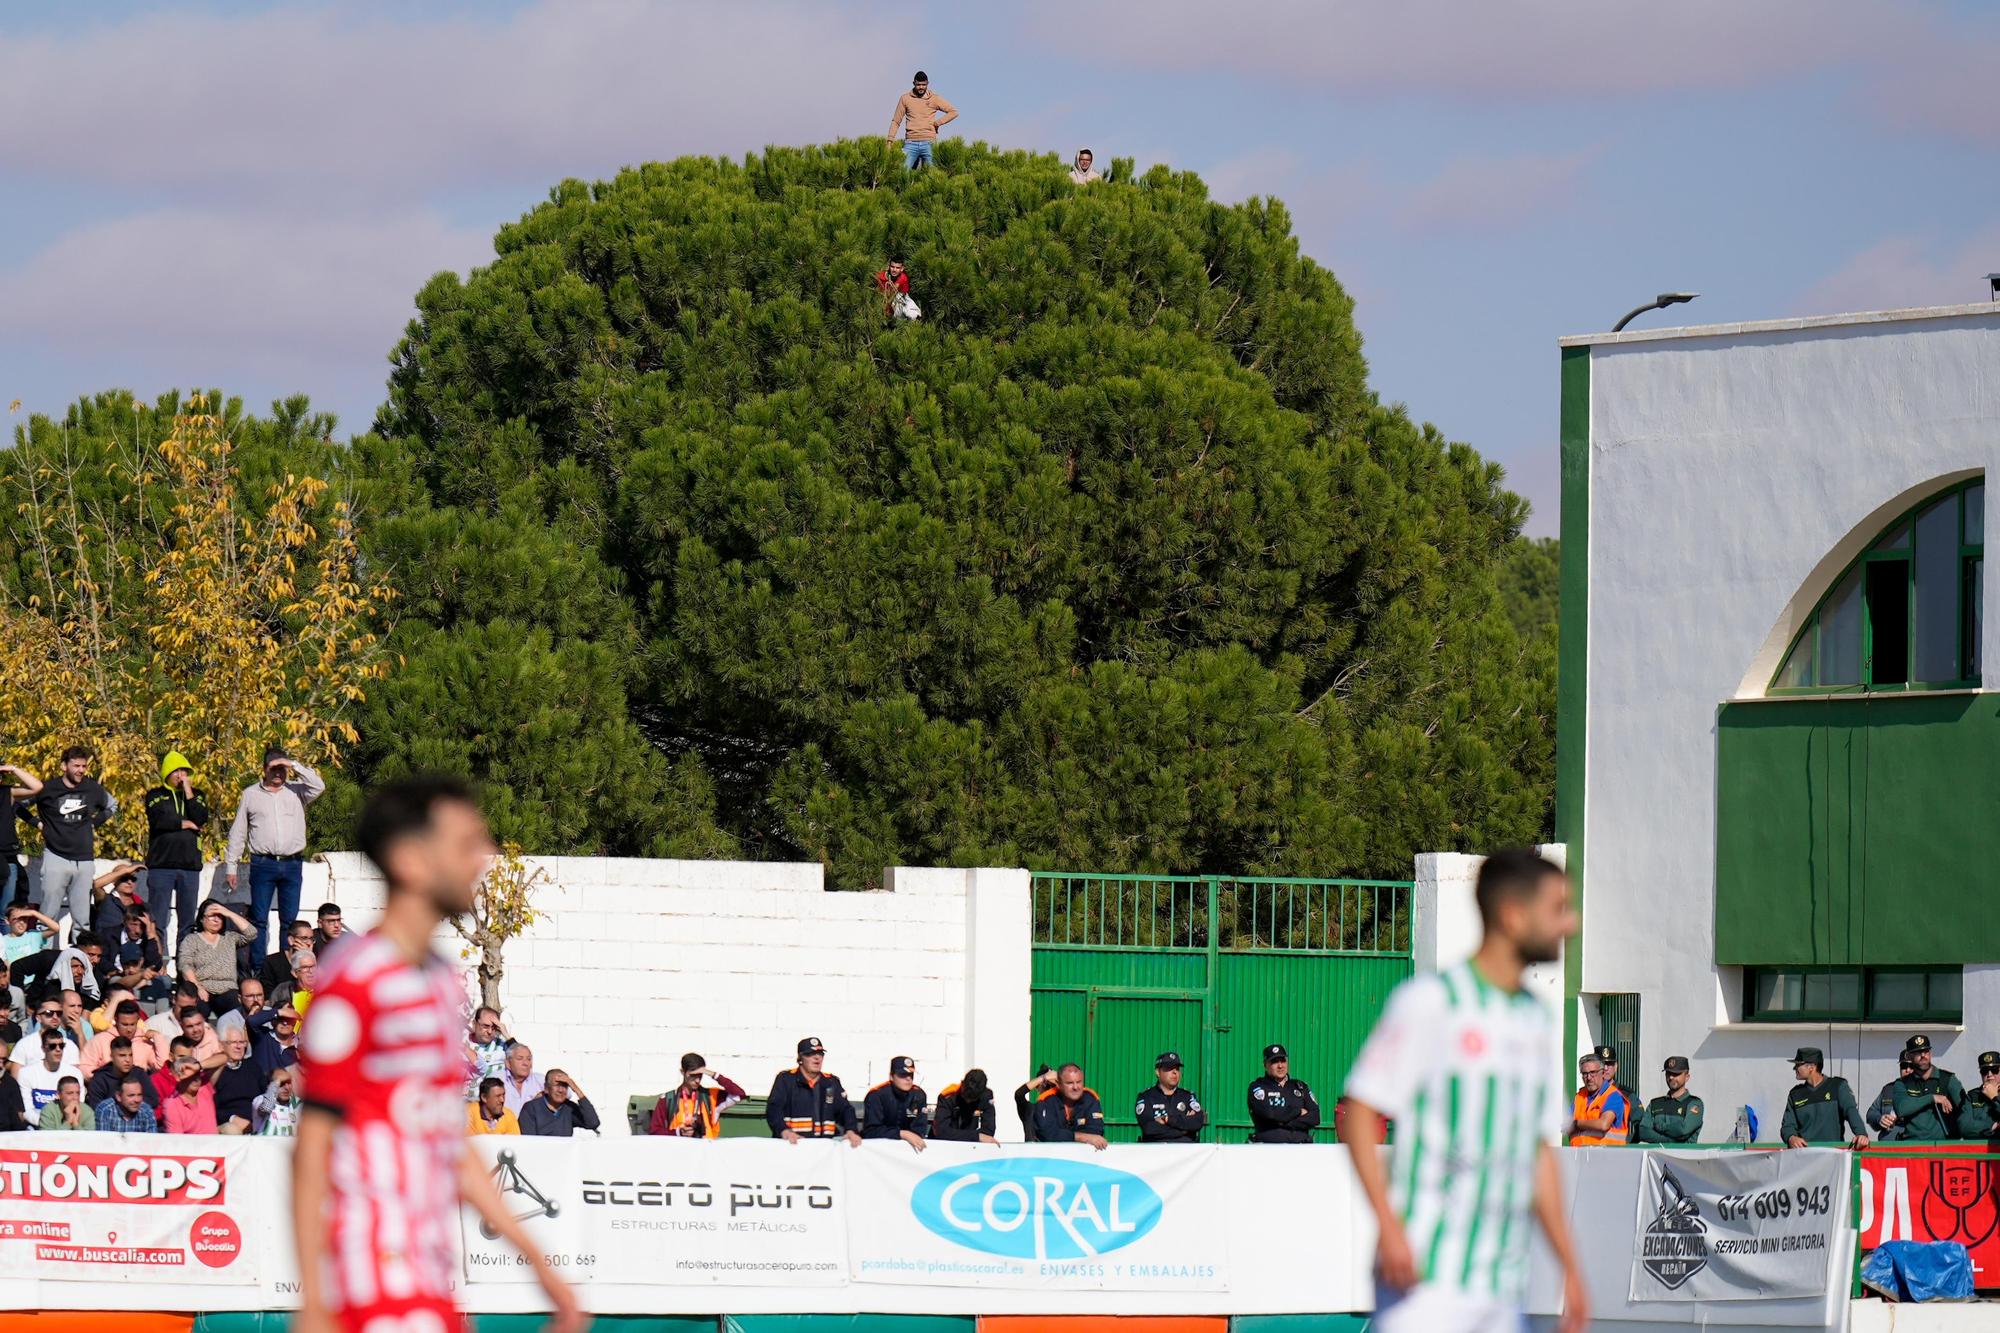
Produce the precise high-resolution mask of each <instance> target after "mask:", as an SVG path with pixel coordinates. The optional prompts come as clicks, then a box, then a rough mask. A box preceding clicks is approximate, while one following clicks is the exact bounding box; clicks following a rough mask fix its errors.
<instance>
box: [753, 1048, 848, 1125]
mask: <svg viewBox="0 0 2000 1333" xmlns="http://www.w3.org/2000/svg"><path fill="white" fill-rule="evenodd" d="M764 1123H765V1124H767V1125H769V1126H770V1127H771V1137H772V1138H775V1139H783V1140H784V1141H785V1142H787V1143H797V1142H798V1141H799V1140H800V1139H830V1138H835V1137H838V1136H841V1135H845V1136H846V1138H847V1141H848V1143H849V1144H852V1145H856V1146H858V1145H859V1144H860V1142H861V1133H860V1130H859V1129H858V1128H857V1126H856V1124H855V1119H854V1106H853V1104H852V1103H851V1102H849V1101H848V1100H847V1090H846V1089H845V1088H843V1087H841V1086H840V1079H839V1078H838V1077H836V1076H835V1075H832V1074H829V1073H827V1072H826V1047H825V1045H823V1044H822V1043H821V1042H820V1039H819V1038H818V1037H806V1038H804V1039H802V1040H801V1041H800V1042H799V1062H798V1064H797V1065H796V1066H794V1067H793V1068H791V1069H787V1070H785V1071H784V1072H783V1073H782V1074H779V1075H778V1077H777V1078H776V1079H774V1080H772V1083H771V1096H770V1099H769V1100H768V1101H766V1102H765V1103H764Z"/></svg>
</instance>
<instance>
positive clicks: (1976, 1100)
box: [1958, 1051, 2000, 1139]
mask: <svg viewBox="0 0 2000 1333" xmlns="http://www.w3.org/2000/svg"><path fill="white" fill-rule="evenodd" d="M1996 1133H2000V1051H1981V1052H1980V1053H1979V1082H1978V1084H1977V1085H1976V1086H1974V1087H1972V1088H1969V1089H1967V1090H1966V1093H1965V1102H1964V1104H1963V1105H1961V1106H1960V1107H1959V1108H1958V1137H1960V1138H1962V1139H1991V1138H1992V1137H1993V1136H1994V1135H1995V1134H1996Z"/></svg>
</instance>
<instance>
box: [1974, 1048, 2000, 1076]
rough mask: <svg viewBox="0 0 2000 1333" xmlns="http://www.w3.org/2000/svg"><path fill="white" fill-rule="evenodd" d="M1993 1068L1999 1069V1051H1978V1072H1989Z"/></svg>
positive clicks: (1992, 1070)
mask: <svg viewBox="0 0 2000 1333" xmlns="http://www.w3.org/2000/svg"><path fill="white" fill-rule="evenodd" d="M1995 1070H2000V1051H1981V1052H1980V1053H1979V1072H1980V1073H1982V1074H1991V1073H1993V1072H1994V1071H1995Z"/></svg>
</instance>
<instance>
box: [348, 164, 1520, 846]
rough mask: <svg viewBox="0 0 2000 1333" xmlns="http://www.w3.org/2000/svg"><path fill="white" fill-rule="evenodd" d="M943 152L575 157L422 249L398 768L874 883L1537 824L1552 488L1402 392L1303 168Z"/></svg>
mask: <svg viewBox="0 0 2000 1333" xmlns="http://www.w3.org/2000/svg"><path fill="white" fill-rule="evenodd" d="M939 159H940V162H939V166H940V169H938V170H934V171H930V172H925V173H916V174H905V173H904V172H902V171H901V170H900V169H898V168H897V167H895V166H891V165H888V164H887V162H886V161H885V159H884V157H883V155H882V154H881V152H880V145H879V144H874V143H842V144H836V145H832V146H828V147H824V148H809V149H773V150H771V151H769V152H767V153H765V154H764V155H762V156H753V157H750V158H748V159H746V160H745V161H743V162H740V163H738V162H725V161H716V160H712V159H682V160H680V161H676V162H671V163H665V164H654V165H648V166H645V167H642V168H638V169H634V170H628V171H626V172H624V173H622V174H621V175H619V176H618V177H617V178H616V179H615V180H611V181H607V182H602V183H599V184H595V185H585V184H583V183H581V182H576V181H570V182H565V183H564V184H563V185H561V186H559V187H557V188H556V189H555V190H554V191H552V192H551V196H550V200H549V202H548V203H547V204H545V205H544V206H542V207H540V208H538V209H536V210H535V211H534V212H532V213H530V214H528V215H527V216H526V217H524V218H523V219H522V220H521V221H520V222H518V223H516V224H514V225H512V226H509V227H506V228H504V229H503V230H502V231H501V233H500V235H499V237H498V240H497V244H496V250H497V257H496V259H495V261H494V262H493V263H492V264H491V265H490V266H489V267H487V268H485V269H482V270H480V271H478V272H476V273H474V274H473V276H472V277H471V278H470V279H469V280H465V281H461V280H460V279H459V278H457V277H456V276H454V275H451V274H444V275H440V276H439V277H438V278H436V279H434V280H433V281H432V282H431V283H430V284H429V285H428V286H427V287H425V289H424V290H423V291H422V292H421V293H420V294H419V296H418V311H419V314H418V318H417V319H416V320H415V321H414V322H413V323H412V324H411V326H410V328H409V331H408V334H407V336H406V337H405V338H404V340H403V341H402V343H401V344H400V346H399V347H398V348H397V349H396V352H395V355H394V358H393V362H394V371H393V375H392V379H391V383H390V392H389V401H388V403H387V405H386V406H385V407H384V409H383V411H382V413H381V415H380V418H379V420H378V422H377V429H378V432H379V433H380V434H381V435H382V436H383V437H384V438H385V439H387V440H391V441H394V442H395V446H394V448H391V447H390V446H379V447H380V448H381V450H382V452H383V453H384V454H385V455H388V454H397V453H399V454H400V457H394V458H391V457H384V458H383V459H382V460H381V461H380V463H379V465H378V467H377V468H376V469H375V470H376V472H377V473H378V475H384V476H389V477H392V478H394V479H395V480H394V481H393V482H392V483H391V484H393V485H396V486H400V487H402V488H403V493H402V495H401V497H400V498H399V499H398V500H397V501H396V502H395V503H394V505H393V507H394V508H395V509H396V510H397V511H398V512H397V515H396V517H394V518H393V519H392V520H390V521H388V522H387V523H386V524H385V525H384V527H383V529H382V532H381V541H380V545H381V549H382V550H383V552H384V555H385V558H388V559H391V560H393V561H394V562H395V566H396V568H397V569H398V570H399V571H401V573H399V578H400V579H401V580H402V582H403V584H404V587H405V599H404V602H403V604H402V607H401V614H403V615H404V616H405V617H407V618H408V620H409V623H407V624H406V626H405V628H404V629H402V630H399V635H400V636H401V641H402V642H405V643H406V644H407V645H408V648H407V649H406V651H408V652H409V654H410V661H411V665H412V667H413V668H414V670H413V671H412V673H411V677H412V678H411V679H410V680H409V681H407V682H398V683H397V684H396V685H395V686H394V687H392V688H391V689H389V690H385V691H383V692H381V693H380V694H379V695H378V698H377V699H376V700H371V705H370V725H369V727H368V729H367V732H368V742H367V743H371V744H372V743H375V738H377V737H382V738H385V739H383V740H382V741H381V742H380V743H379V747H378V751H377V753H378V757H379V761H380V762H381V763H382V764H383V766H385V767H400V766H403V765H406V764H413V763H416V762H418V761H420V760H422V761H432V762H442V763H449V764H452V765H454V766H461V767H463V766H467V765H470V766H472V767H474V768H475V769H477V770H478V771H479V772H480V773H481V774H482V775H483V776H485V777H487V778H488V779H489V781H490V782H492V783H494V784H495V785H499V786H506V785H508V784H510V783H514V782H520V783H523V784H532V785H526V786H524V788H523V790H522V791H521V792H519V793H516V794H512V795H509V796H508V797H506V798H505V803H506V808H507V810H509V811H510V812H512V813H511V814H509V815H508V816H506V817H505V818H503V820H502V822H503V823H505V822H507V819H514V820H516V821H517V822H518V827H519V830H520V833H519V836H521V838H522V841H524V842H525V843H527V844H528V845H529V846H531V847H534V848H536V849H538V850H571V849H599V848H617V849H625V848H633V849H638V848H660V847H666V848H674V849H686V848H693V849H696V850H711V849H712V850H717V851H720V850H723V849H725V848H727V847H730V846H734V847H736V848H739V849H741V851H742V852H743V853H744V854H748V855H754V856H762V857H794V856H804V857H809V858H817V859H820V860H822V861H824V862H825V863H826V864H827V865H828V866H829V867H830V870H831V873H832V878H833V880H834V881H835V882H837V883H840V884H843V885H848V886H860V885H865V884H869V883H872V882H874V880H875V878H876V877H877V876H878V875H879V873H880V871H881V869H882V867H884V866H885V865H891V864H898V863H902V864H918V865H922V864H994V863H998V864H1028V865H1032V866H1063V867H1072V868H1089V869H1095V870H1102V871H1119V870H1136V869H1151V870H1163V871H1166V870H1171V871H1245V872H1247V871H1262V872H1278V873H1290V874H1336V873H1368V874H1381V875H1395V876H1401V875H1403V874H1406V873H1407V871H1408V868H1409V861H1410V857H1411V855H1412V854H1413V853H1414V852H1417V851H1420V850H1425V849H1434V848H1436V849H1448V848H1478V847H1485V846H1490V845H1494V844H1498V843H1508V842H1520V841H1525V840H1528V839H1532V838H1534V837H1536V836H1538V835H1539V834H1540V833H1541V831H1542V829H1543V825H1544V823H1545V817H1546V811H1547V808H1548V804H1549V789H1550V772H1551V758H1552V751H1551V733H1552V727H1551V717H1552V710H1553V690H1552V676H1553V658H1552V657H1545V656H1544V655H1542V654H1540V653H1538V652H1537V651H1535V650H1534V648H1533V646H1532V643H1531V642H1530V643H1524V641H1523V638H1522V635H1521V633H1520V632H1519V630H1517V628H1516V626H1515V624H1514V623H1513V622H1512V621H1511V620H1510V619H1509V614H1508V607H1507V605H1506V604H1505V603H1504V602H1503V601H1502V599H1501V597H1500V594H1499V591H1498V586H1497V583H1496V577H1497V574H1498V572H1499V570H1500V568H1501V566H1502V564H1503V561H1504V559H1505V557H1506V553H1507V552H1508V550H1509V544H1510V543H1511V542H1512V541H1513V540H1514V538H1515V537H1516V534H1517V532H1518V530H1519V525H1520V522H1521V519H1522V516H1523V513H1524V506H1523V504H1522V502H1521V501H1520V500H1519V499H1518V498H1517V497H1515V496H1513V495H1511V494H1509V493H1508V492H1507V491H1505V490H1504V489H1502V487H1501V474H1500V470H1499V469H1498V468H1497V467H1495V466H1494V465H1492V464H1490V463H1487V462H1485V461H1484V460H1482V459H1481V458H1480V457H1479V456H1478V455H1477V454H1476V453H1475V452H1474V451H1473V450H1471V449H1470V448H1467V447H1466V446H1464V445H1458V444H1452V443H1450V442H1448V441H1446V440H1444V439H1443V438H1442V437H1441V436H1439V435H1438V433H1437V432H1436V431H1435V430H1434V429H1432V428H1430V427H1428V426H1420V425H1418V424H1416V423H1415V422H1413V421H1412V420H1411V419H1410V418H1409V417H1408V415H1407V414H1406V413H1405V412H1404V411H1403V410H1402V409H1401V408H1392V407H1387V406H1384V405H1382V404H1380V403H1379V402H1377V401H1376V400H1375V398H1374V397H1373V396H1372V395H1371V394H1370V392H1369V391H1368V389H1367V385H1366V375H1365V366H1364V363H1363V361H1362V357H1361V352H1360V339H1359V337H1358V335H1357V333H1356V331H1355V328H1354V323H1353V318H1352V303H1351V301H1350V300H1349V298H1348V297H1347V295H1346V293H1345V292H1344V291H1343V290H1342V289H1341V287H1340V285H1339V283H1338V282H1337V281H1335V279H1334V277H1333V275H1332V274H1330V273H1328V272H1327V271H1326V270H1324V269H1323V268H1321V267H1319V266H1318V265H1317V264H1315V263H1313V262H1312V261H1311V260H1309V259H1307V258H1305V257H1304V256H1302V255H1301V254H1300V253H1299V248H1298V243H1297V241H1296V239H1295V238H1294V237H1293V235H1292V232H1291V222H1290V218H1289V216H1288V215H1287V213H1286V212H1285V209H1284V207H1283V206H1282V205H1281V204H1279V203H1278V202H1276V201H1275V200H1258V201H1253V202H1250V203H1246V204H1241V205H1237V206H1234V207H1225V206H1222V205H1219V204H1216V203H1215V202H1213V201H1212V200H1210V199H1209V198H1208V195H1207V192H1206V189H1205V188H1204V186H1203V185H1202V182H1201V181H1200V180H1199V179H1198V178H1196V177H1195V176H1193V175H1190V174H1187V173H1175V172H1171V171H1168V170H1166V169H1164V168H1156V169H1154V170H1153V171H1151V172H1149V173H1147V174H1145V175H1144V176H1142V177H1139V178H1137V179H1136V180H1135V179H1133V173H1132V172H1131V169H1130V166H1129V164H1119V170H1118V171H1117V173H1116V174H1117V176H1119V177H1120V178H1121V179H1120V180H1119V181H1118V182H1117V183H1111V184H1106V185H1102V186H1093V187H1090V188H1088V189H1083V190H1079V189H1076V188H1075V187H1073V186H1071V185H1070V184H1069V182H1068V181H1067V180H1066V179H1065V178H1064V171H1063V168H1062V166H1061V165H1060V164H1059V163H1058V162H1057V160H1056V159H1055V158H1053V157H1036V156H1030V155H1027V154H1023V153H1018V152H1017V153H1002V152H998V151H995V150H991V149H989V148H987V147H985V146H984V145H971V146H967V145H963V144H956V143H946V144H943V145H941V146H940V150H939ZM892 258H900V259H902V260H903V261H905V262H906V263H907V265H908V267H909V272H910V275H911V280H912V285H913V288H912V294H913V295H914V296H915V298H916V300H917V301H918V302H919V303H920V304H921V305H922V307H923V310H924V318H923V320H922V321H921V322H918V323H914V324H911V323H897V322H893V321H891V320H890V319H888V318H887V317H885V314H884V310H883V300H882V297H881V295H880V294H879V293H878V292H877V290H876V288H875V285H874V283H873V281H872V275H873V274H874V272H875V271H876V270H878V269H880V268H882V267H883V266H884V264H885V263H886V262H887V261H888V260H889V259H892ZM417 622H422V624H421V627H420V626H419V624H418V623H417ZM460 720H463V722H461V721H460ZM464 723H476V725H473V726H472V727H471V728H470V730H471V734H472V739H461V738H460V733H461V731H462V730H463V729H464V725H463V724H464ZM593 728H595V730H592V729H593ZM427 731H429V732H432V733H433V735H432V736H430V737H429V738H426V737H425V735H424V733H426V732H427ZM637 733H643V735H644V737H645V739H646V740H647V741H649V742H650V744H649V745H641V744H639V743H638V740H637ZM387 738H398V739H387ZM545 806H546V808H544V807H545Z"/></svg>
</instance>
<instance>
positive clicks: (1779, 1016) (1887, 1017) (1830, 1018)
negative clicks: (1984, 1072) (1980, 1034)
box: [1742, 964, 1965, 1027]
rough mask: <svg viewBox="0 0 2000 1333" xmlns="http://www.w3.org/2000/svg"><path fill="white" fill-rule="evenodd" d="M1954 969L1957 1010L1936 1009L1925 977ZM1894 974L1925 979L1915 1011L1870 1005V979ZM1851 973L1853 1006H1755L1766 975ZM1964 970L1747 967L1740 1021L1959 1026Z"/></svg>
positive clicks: (1908, 967) (1948, 967)
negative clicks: (1856, 983)
mask: <svg viewBox="0 0 2000 1333" xmlns="http://www.w3.org/2000/svg"><path fill="white" fill-rule="evenodd" d="M1948 972H1957V973H1958V975H1959V1004H1958V1008H1957V1009H1944V1008H1938V1007H1936V1006H1933V1005H1932V1004H1931V999H1930V992H1931V982H1930V980H1929V978H1931V977H1932V976H1935V975H1937V974H1940V973H1948ZM1884 974H1894V975H1899V976H1909V975H1912V974H1914V975H1917V976H1922V977H1924V978H1925V982H1924V1007H1923V1008H1922V1009H1918V1010H1903V1009H1881V1010H1878V1009H1876V1008H1874V1006H1873V1002H1872V999H1871V997H1872V995H1873V994H1874V985H1873V983H1874V980H1875V978H1876V977H1877V976H1880V975H1884ZM1773 975H1776V976H1786V977H1807V976H1834V975H1838V976H1852V977H1855V978H1857V979H1858V980H1859V982H1860V987H1859V990H1858V992H1857V993H1858V994H1859V995H1860V997H1861V1002H1860V1004H1859V1005H1858V1006H1856V1007H1855V1008H1854V1009H1805V1008H1800V1009H1780V1010H1770V1011H1760V1010H1759V1009H1758V1008H1757V987H1758V983H1759V982H1760V981H1762V980H1764V979H1765V978H1766V977H1770V976H1773ZM1964 988H1965V969H1964V967H1963V966H1959V967H1952V966H1950V965H1948V964H1947V965H1942V966H1933V967H1913V966H1896V967H1799V966H1796V965H1790V964H1784V965H1777V966H1771V967H1758V966H1749V967H1745V968H1744V969H1743V1009H1742V1013H1743V1021H1744V1022H1745V1023H1917V1024H1922V1023H1931V1024H1941V1025H1947V1026H1953V1027H1956V1026H1960V1025H1962V1024H1963V1023H1964V1022H1965V989H1964ZM1801 993H1803V992H1801Z"/></svg>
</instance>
